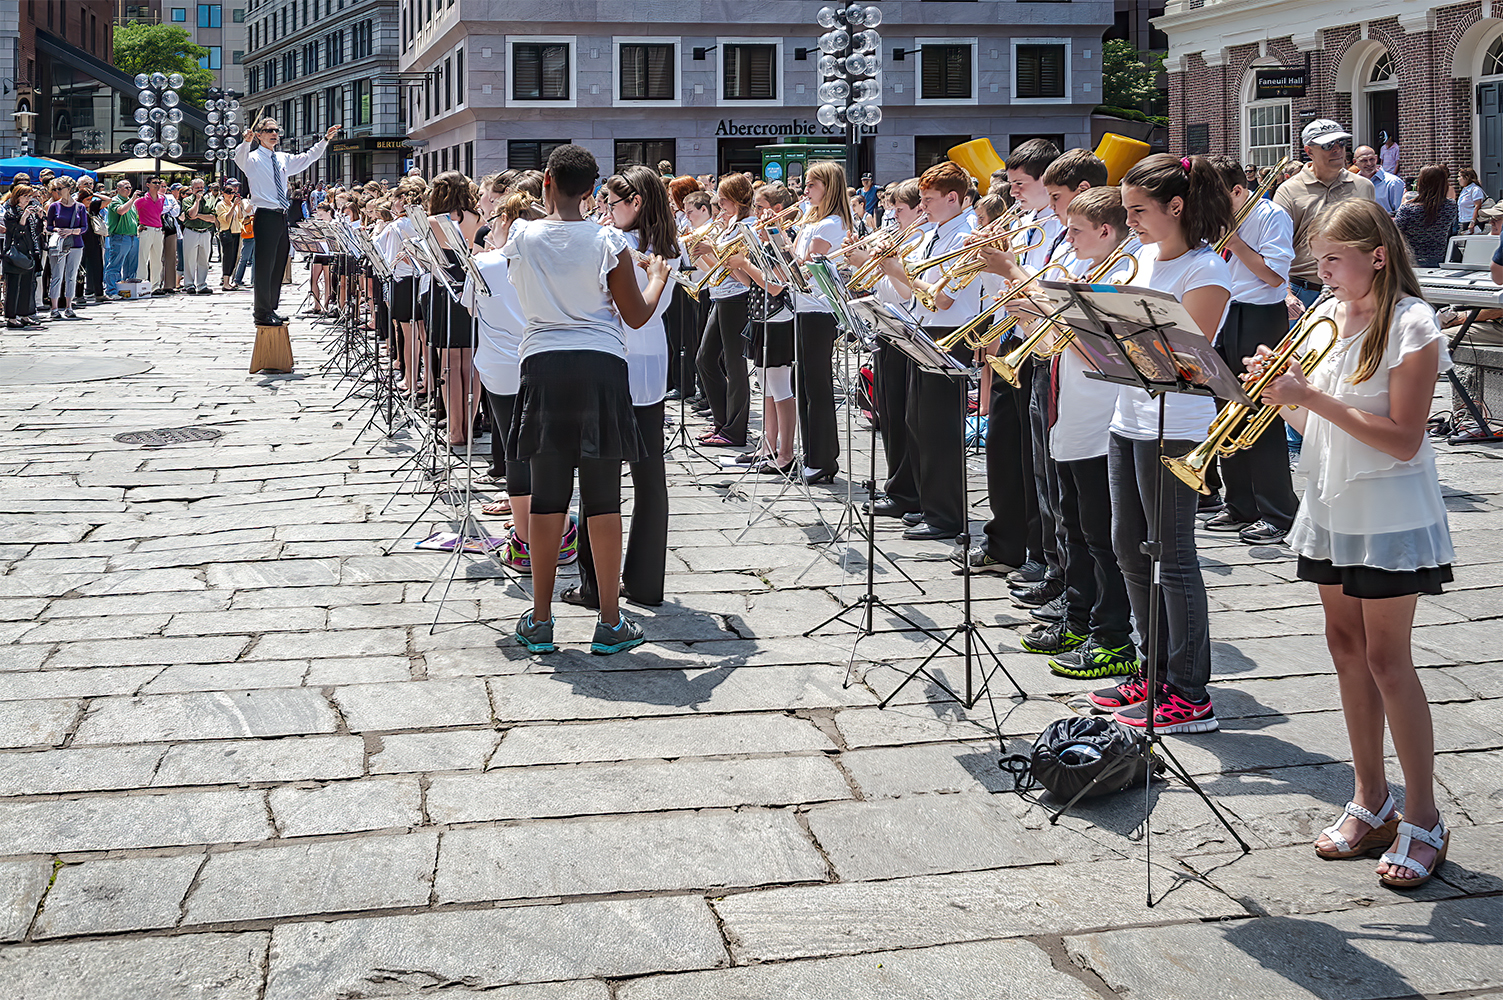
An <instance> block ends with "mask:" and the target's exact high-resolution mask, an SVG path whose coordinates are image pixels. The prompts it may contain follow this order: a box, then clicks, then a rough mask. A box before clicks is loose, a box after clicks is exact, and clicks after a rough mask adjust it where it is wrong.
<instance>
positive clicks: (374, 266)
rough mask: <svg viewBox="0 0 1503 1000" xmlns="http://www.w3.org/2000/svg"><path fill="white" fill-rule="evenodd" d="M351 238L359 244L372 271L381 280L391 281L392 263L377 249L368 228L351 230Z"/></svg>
mask: <svg viewBox="0 0 1503 1000" xmlns="http://www.w3.org/2000/svg"><path fill="white" fill-rule="evenodd" d="M350 239H351V240H352V241H353V242H354V243H355V244H357V245H358V246H359V248H360V252H361V254H362V255H363V256H364V257H365V260H366V262H367V263H368V264H370V267H371V273H372V274H374V275H375V276H376V278H377V279H378V280H380V281H390V280H391V279H392V277H393V275H392V270H391V265H390V264H388V263H387V262H386V258H385V257H384V256H383V255H382V254H381V251H379V250H377V249H376V244H375V243H374V242H373V241H372V240H371V234H370V231H369V230H366V229H352V230H350Z"/></svg>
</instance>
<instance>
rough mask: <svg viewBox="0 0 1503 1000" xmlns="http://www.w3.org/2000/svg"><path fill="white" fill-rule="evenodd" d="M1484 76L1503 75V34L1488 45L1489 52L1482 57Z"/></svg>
mask: <svg viewBox="0 0 1503 1000" xmlns="http://www.w3.org/2000/svg"><path fill="white" fill-rule="evenodd" d="M1482 75H1483V76H1503V35H1499V36H1498V37H1497V39H1496V40H1495V41H1494V42H1493V43H1492V45H1490V46H1488V49H1487V54H1486V55H1484V56H1483V57H1482Z"/></svg>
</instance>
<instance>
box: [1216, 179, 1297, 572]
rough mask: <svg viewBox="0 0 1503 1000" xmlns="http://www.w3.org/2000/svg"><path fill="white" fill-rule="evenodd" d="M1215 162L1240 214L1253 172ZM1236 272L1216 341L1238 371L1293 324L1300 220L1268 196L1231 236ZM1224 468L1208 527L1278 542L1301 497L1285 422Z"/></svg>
mask: <svg viewBox="0 0 1503 1000" xmlns="http://www.w3.org/2000/svg"><path fill="white" fill-rule="evenodd" d="M1210 160H1211V162H1212V163H1213V164H1214V165H1215V166H1216V169H1217V171H1218V172H1219V173H1220V174H1221V179H1222V182H1223V183H1224V184H1226V186H1227V190H1228V191H1230V192H1231V196H1232V211H1233V212H1238V211H1240V210H1241V209H1242V207H1243V206H1244V205H1245V204H1246V203H1247V199H1248V198H1249V197H1250V196H1251V194H1250V192H1249V191H1248V190H1247V174H1246V172H1245V171H1244V170H1243V169H1242V165H1241V164H1239V163H1238V162H1237V161H1236V160H1234V159H1232V158H1231V157H1229V156H1212V157H1210ZM1226 248H1227V250H1228V251H1229V252H1230V255H1229V257H1228V259H1227V267H1228V268H1230V269H1231V272H1232V306H1231V309H1230V311H1228V313H1227V316H1226V323H1225V324H1224V325H1223V326H1222V328H1221V337H1220V338H1219V339H1218V340H1217V341H1216V350H1217V352H1218V353H1220V355H1221V356H1222V358H1224V359H1225V360H1226V363H1227V366H1228V367H1229V368H1231V370H1232V373H1233V374H1234V375H1240V374H1242V372H1244V371H1246V370H1247V368H1246V366H1245V365H1243V363H1242V359H1243V358H1244V357H1246V356H1248V355H1250V354H1253V353H1255V352H1256V351H1257V349H1258V345H1260V344H1267V345H1268V346H1269V347H1272V346H1274V345H1276V344H1277V343H1278V342H1279V341H1280V340H1282V339H1283V338H1284V334H1285V333H1286V332H1287V331H1288V329H1289V311H1288V309H1287V308H1286V307H1285V305H1284V297H1285V296H1286V295H1288V294H1289V265H1290V264H1292V263H1294V220H1293V219H1292V218H1290V217H1289V213H1288V212H1286V211H1284V210H1283V209H1282V208H1280V207H1279V206H1278V205H1275V204H1274V203H1273V202H1272V201H1271V200H1269V199H1267V198H1260V199H1258V203H1257V204H1256V205H1254V206H1252V210H1251V211H1250V212H1249V213H1248V216H1247V218H1246V219H1245V220H1244V221H1243V223H1242V225H1241V226H1239V227H1238V228H1237V231H1236V232H1235V233H1233V234H1232V235H1231V238H1230V239H1229V240H1228V241H1227V245H1226ZM1216 464H1217V467H1218V468H1219V469H1220V470H1221V483H1222V490H1223V495H1224V496H1225V498H1226V508H1225V509H1224V510H1222V511H1221V512H1220V513H1218V514H1216V515H1215V516H1213V517H1211V518H1210V519H1209V520H1207V521H1206V522H1205V526H1206V530H1207V531H1220V532H1235V533H1236V534H1237V536H1238V537H1239V538H1241V539H1242V541H1244V542H1246V543H1247V544H1249V545H1276V544H1278V543H1279V542H1282V541H1283V540H1284V536H1285V535H1286V534H1287V533H1288V532H1289V526H1290V525H1291V524H1293V523H1294V512H1295V511H1296V510H1297V509H1298V508H1299V500H1298V499H1297V498H1296V497H1295V495H1294V484H1293V482H1292V481H1291V479H1290V477H1289V454H1288V448H1287V447H1286V443H1285V439H1284V422H1283V421H1282V420H1275V421H1274V422H1273V426H1272V427H1271V428H1269V430H1268V432H1267V433H1266V434H1263V435H1262V436H1261V437H1259V438H1258V441H1257V443H1256V444H1254V445H1253V446H1252V447H1251V448H1242V449H1238V450H1237V451H1234V452H1232V453H1231V454H1230V455H1223V456H1222V457H1221V458H1220V459H1219V460H1218V461H1217V463H1216Z"/></svg>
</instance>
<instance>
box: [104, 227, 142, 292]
mask: <svg viewBox="0 0 1503 1000" xmlns="http://www.w3.org/2000/svg"><path fill="white" fill-rule="evenodd" d="M140 248H141V241H140V239H139V238H138V237H135V236H125V235H119V236H109V237H107V238H106V239H105V243H104V291H105V294H106V295H114V294H115V292H116V291H117V290H118V287H119V283H120V282H122V281H133V280H134V279H135V277H136V256H137V254H138V253H139V252H140Z"/></svg>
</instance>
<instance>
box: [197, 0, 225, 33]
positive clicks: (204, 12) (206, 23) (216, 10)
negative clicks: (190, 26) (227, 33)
mask: <svg viewBox="0 0 1503 1000" xmlns="http://www.w3.org/2000/svg"><path fill="white" fill-rule="evenodd" d="M223 22H224V5H223V4H217V3H201V4H199V5H198V26H199V27H200V28H222V27H223V26H224V23H223Z"/></svg>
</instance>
